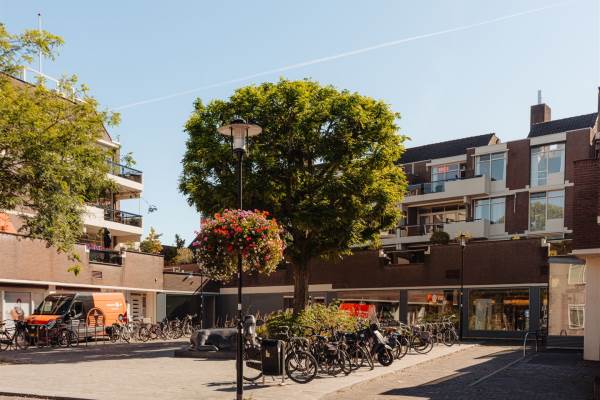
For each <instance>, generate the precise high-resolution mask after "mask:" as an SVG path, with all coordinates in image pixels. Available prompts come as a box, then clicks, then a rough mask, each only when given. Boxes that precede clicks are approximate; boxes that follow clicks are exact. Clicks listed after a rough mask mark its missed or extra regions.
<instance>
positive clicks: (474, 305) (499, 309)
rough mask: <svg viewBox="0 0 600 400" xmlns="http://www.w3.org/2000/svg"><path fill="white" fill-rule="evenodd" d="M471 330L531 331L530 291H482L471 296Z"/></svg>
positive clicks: (476, 291) (472, 292)
mask: <svg viewBox="0 0 600 400" xmlns="http://www.w3.org/2000/svg"><path fill="white" fill-rule="evenodd" d="M469 302H470V307H469V317H468V318H469V329H470V330H475V331H507V332H514V331H527V330H529V290H528V289H510V290H503V289H481V290H479V289H478V290H472V291H471V292H470V294H469Z"/></svg>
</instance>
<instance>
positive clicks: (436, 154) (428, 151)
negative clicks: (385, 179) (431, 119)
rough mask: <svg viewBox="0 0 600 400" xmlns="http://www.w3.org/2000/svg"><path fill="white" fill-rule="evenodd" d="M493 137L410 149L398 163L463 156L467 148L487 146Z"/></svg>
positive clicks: (469, 138) (471, 137) (481, 137)
mask: <svg viewBox="0 0 600 400" xmlns="http://www.w3.org/2000/svg"><path fill="white" fill-rule="evenodd" d="M494 136H495V135H494V134H493V133H486V134H485V135H478V136H469V137H466V138H460V139H454V140H449V141H447V142H440V143H432V144H426V145H424V146H417V147H411V148H408V149H406V151H405V152H404V154H403V155H402V158H400V163H401V164H405V163H409V162H416V161H425V160H433V159H436V158H444V157H452V156H458V155H461V154H465V152H466V150H467V149H468V148H471V147H480V146H487V145H489V144H490V142H491V141H492V139H493V138H494Z"/></svg>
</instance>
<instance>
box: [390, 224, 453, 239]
mask: <svg viewBox="0 0 600 400" xmlns="http://www.w3.org/2000/svg"><path fill="white" fill-rule="evenodd" d="M442 230H444V224H441V223H440V224H422V225H404V226H401V227H400V236H401V237H407V236H424V235H429V234H430V233H433V232H437V231H442Z"/></svg>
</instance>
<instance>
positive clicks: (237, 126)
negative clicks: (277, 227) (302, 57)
mask: <svg viewBox="0 0 600 400" xmlns="http://www.w3.org/2000/svg"><path fill="white" fill-rule="evenodd" d="M217 130H218V132H219V133H220V134H222V135H224V136H229V137H230V138H231V147H232V150H233V153H234V154H235V155H236V156H237V175H238V201H239V204H238V205H239V209H240V210H242V209H243V201H242V198H243V196H242V193H243V189H242V162H243V160H244V154H245V153H246V146H247V143H248V138H249V137H252V136H256V135H258V134H259V133H261V132H262V128H261V127H260V126H258V125H255V124H250V123H248V122H246V121H244V120H243V119H241V118H238V119H235V120H233V121H231V123H229V124H226V125H223V126H221V127H220V128H218V129H217ZM237 278H238V291H237V292H238V296H237V297H238V302H237V312H238V323H237V340H238V343H237V355H236V372H237V379H236V386H237V395H236V399H237V400H242V398H243V394H244V387H243V384H242V379H243V378H242V376H243V368H244V364H243V362H242V357H243V353H244V342H243V338H242V334H243V332H242V331H243V321H242V255H241V254H238V270H237Z"/></svg>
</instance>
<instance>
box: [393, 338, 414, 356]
mask: <svg viewBox="0 0 600 400" xmlns="http://www.w3.org/2000/svg"><path fill="white" fill-rule="evenodd" d="M396 340H397V341H398V343H397V344H396V347H394V358H395V359H397V360H399V359H401V358H402V357H404V356H405V355H406V353H408V348H409V347H410V345H409V343H408V339H407V338H405V337H404V336H402V337H400V338H398V339H396Z"/></svg>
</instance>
